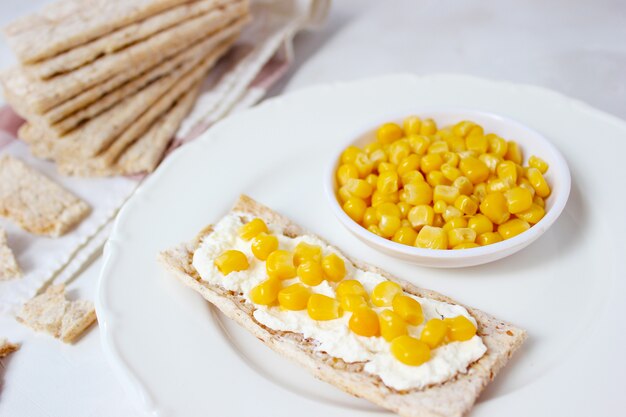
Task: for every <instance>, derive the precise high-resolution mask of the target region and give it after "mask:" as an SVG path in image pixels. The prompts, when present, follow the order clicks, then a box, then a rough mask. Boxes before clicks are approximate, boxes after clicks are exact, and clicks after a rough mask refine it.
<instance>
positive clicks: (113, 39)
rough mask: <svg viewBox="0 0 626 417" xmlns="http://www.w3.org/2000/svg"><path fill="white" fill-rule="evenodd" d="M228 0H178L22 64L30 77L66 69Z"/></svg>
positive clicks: (225, 2) (77, 66)
mask: <svg viewBox="0 0 626 417" xmlns="http://www.w3.org/2000/svg"><path fill="white" fill-rule="evenodd" d="M228 2H230V0H198V1H195V2H193V3H186V4H181V5H179V6H176V7H173V8H171V9H169V10H165V11H164V12H162V13H159V14H156V15H153V16H150V17H148V18H147V19H145V20H142V21H139V22H136V23H132V24H130V25H128V26H124V27H122V28H119V29H118V30H116V31H114V32H111V33H108V34H106V35H104V36H102V37H100V38H97V39H94V40H93V41H91V42H88V43H85V44H82V45H79V46H77V47H75V48H72V49H70V50H67V51H65V52H63V53H61V54H59V55H55V56H52V57H50V58H48V59H46V60H44V61H40V62H37V63H34V64H30V65H25V66H23V68H24V71H26V72H27V73H28V74H29V75H30V76H31V77H33V78H37V79H48V78H50V77H53V76H55V75H58V74H62V73H65V72H69V71H71V70H74V69H76V68H79V67H81V66H83V65H85V64H88V63H89V62H92V61H94V60H96V59H98V58H100V57H101V56H102V55H106V54H110V53H113V52H116V51H118V50H120V49H122V48H124V47H126V46H128V45H130V44H133V43H135V42H138V41H142V40H144V39H146V38H148V37H149V36H152V35H154V34H155V33H158V32H160V31H162V30H165V29H168V28H170V27H172V26H175V25H177V24H179V23H181V22H183V21H184V20H187V19H190V18H193V17H197V16H199V15H201V14H204V13H207V12H209V11H210V10H211V9H213V8H215V7H217V6H222V5H224V4H227V3H228Z"/></svg>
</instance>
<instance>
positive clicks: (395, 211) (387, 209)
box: [376, 201, 402, 221]
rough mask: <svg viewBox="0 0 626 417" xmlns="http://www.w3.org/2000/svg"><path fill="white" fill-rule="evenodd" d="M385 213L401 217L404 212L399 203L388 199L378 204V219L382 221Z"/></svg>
mask: <svg viewBox="0 0 626 417" xmlns="http://www.w3.org/2000/svg"><path fill="white" fill-rule="evenodd" d="M384 215H388V216H394V217H401V216H402V212H401V211H400V207H398V205H397V204H394V203H391V202H389V201H387V202H384V203H380V204H379V205H377V206H376V220H378V221H380V219H382V217H383V216H384Z"/></svg>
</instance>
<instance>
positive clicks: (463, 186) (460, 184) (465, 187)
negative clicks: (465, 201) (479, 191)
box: [452, 176, 474, 195]
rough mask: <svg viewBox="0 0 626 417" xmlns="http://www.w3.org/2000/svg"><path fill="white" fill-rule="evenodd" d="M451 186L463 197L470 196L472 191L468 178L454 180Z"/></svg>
mask: <svg viewBox="0 0 626 417" xmlns="http://www.w3.org/2000/svg"><path fill="white" fill-rule="evenodd" d="M452 186H453V187H455V188H456V189H458V190H459V193H460V194H463V195H470V194H472V191H474V185H472V182H471V181H470V180H469V178H467V177H463V176H461V177H459V178H457V179H455V180H454V182H453V183H452Z"/></svg>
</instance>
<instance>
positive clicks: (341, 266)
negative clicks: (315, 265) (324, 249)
mask: <svg viewBox="0 0 626 417" xmlns="http://www.w3.org/2000/svg"><path fill="white" fill-rule="evenodd" d="M322 270H323V271H324V276H325V277H326V279H328V280H329V281H334V282H339V281H341V280H342V279H343V277H344V276H345V275H346V265H345V263H344V262H343V259H341V258H340V257H339V256H337V255H336V254H334V253H331V254H330V255H326V256H324V258H323V259H322Z"/></svg>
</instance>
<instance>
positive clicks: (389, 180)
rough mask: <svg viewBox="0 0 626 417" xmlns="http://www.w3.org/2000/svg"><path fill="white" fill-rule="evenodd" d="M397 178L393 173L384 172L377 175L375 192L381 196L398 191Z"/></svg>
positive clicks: (396, 174)
mask: <svg viewBox="0 0 626 417" xmlns="http://www.w3.org/2000/svg"><path fill="white" fill-rule="evenodd" d="M398 181H399V177H398V173H397V172H395V171H384V172H381V173H380V174H378V182H377V184H376V190H377V191H380V192H381V193H383V194H390V193H394V192H396V191H398V187H399V184H398Z"/></svg>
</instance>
